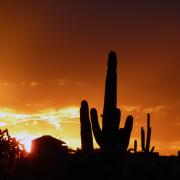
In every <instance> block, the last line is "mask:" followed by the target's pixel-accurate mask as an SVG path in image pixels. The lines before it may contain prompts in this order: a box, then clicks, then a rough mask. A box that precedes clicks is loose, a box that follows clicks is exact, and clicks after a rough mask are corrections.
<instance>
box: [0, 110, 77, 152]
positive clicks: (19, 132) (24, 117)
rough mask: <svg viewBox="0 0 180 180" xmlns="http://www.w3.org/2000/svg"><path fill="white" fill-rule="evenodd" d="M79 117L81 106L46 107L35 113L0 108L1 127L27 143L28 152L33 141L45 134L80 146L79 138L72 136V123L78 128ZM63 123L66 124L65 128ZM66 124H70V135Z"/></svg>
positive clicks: (72, 145)
mask: <svg viewBox="0 0 180 180" xmlns="http://www.w3.org/2000/svg"><path fill="white" fill-rule="evenodd" d="M78 118H79V108H77V107H67V108H63V109H58V110H54V109H46V110H42V111H40V112H38V113H34V114H26V113H18V112H15V111H14V110H12V109H0V127H1V129H5V128H8V129H9V133H10V135H11V136H12V137H16V138H17V140H20V142H21V143H22V144H24V145H25V149H26V151H27V152H30V151H31V141H32V140H33V139H35V138H37V137H40V136H42V135H45V134H46V135H47V134H48V135H51V136H54V137H56V138H59V139H62V140H64V141H65V142H66V143H67V144H68V146H69V147H71V148H77V147H79V145H80V140H79V138H76V139H73V137H72V138H71V137H70V136H71V128H72V127H71V124H74V126H73V128H75V129H77V130H78V127H79V124H78V123H79V121H78V120H77V119H78ZM62 123H63V124H64V127H63V128H62V125H61V124H62ZM66 126H68V130H69V131H70V135H69V134H68V132H67V127H66ZM62 132H63V135H62ZM66 132H67V135H66ZM72 136H73V133H72ZM66 140H67V141H66Z"/></svg>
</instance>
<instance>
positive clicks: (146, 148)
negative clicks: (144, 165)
mask: <svg viewBox="0 0 180 180" xmlns="http://www.w3.org/2000/svg"><path fill="white" fill-rule="evenodd" d="M150 142H151V127H150V113H148V114H147V136H146V142H145V131H144V128H143V127H141V148H142V151H143V152H146V153H148V152H153V151H154V149H155V147H154V146H153V147H152V148H151V150H150Z"/></svg>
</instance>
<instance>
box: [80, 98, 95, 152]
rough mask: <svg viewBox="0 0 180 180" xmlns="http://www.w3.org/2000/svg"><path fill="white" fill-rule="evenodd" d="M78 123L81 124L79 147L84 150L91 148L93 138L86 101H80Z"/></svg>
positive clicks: (87, 150)
mask: <svg viewBox="0 0 180 180" xmlns="http://www.w3.org/2000/svg"><path fill="white" fill-rule="evenodd" d="M80 124H81V148H82V150H83V151H85V152H89V151H92V150H93V139H92V131H91V122H90V119H89V107H88V103H87V101H85V100H83V101H82V102H81V108H80Z"/></svg>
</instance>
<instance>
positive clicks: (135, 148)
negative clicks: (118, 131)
mask: <svg viewBox="0 0 180 180" xmlns="http://www.w3.org/2000/svg"><path fill="white" fill-rule="evenodd" d="M134 153H135V154H136V153H137V140H136V139H135V140H134Z"/></svg>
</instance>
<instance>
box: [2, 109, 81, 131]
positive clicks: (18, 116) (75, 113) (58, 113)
mask: <svg viewBox="0 0 180 180" xmlns="http://www.w3.org/2000/svg"><path fill="white" fill-rule="evenodd" d="M78 118H79V108H76V107H69V108H64V109H58V110H53V109H47V110H43V111H41V112H39V113H34V114H25V113H15V112H14V111H13V110H11V109H1V110H0V126H1V127H5V126H7V125H8V126H9V125H18V124H22V123H23V124H24V125H28V124H27V123H30V124H31V125H34V126H35V125H37V123H38V122H43V123H47V124H49V125H53V126H54V127H55V128H56V129H60V128H61V123H79V121H77V119H78Z"/></svg>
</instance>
